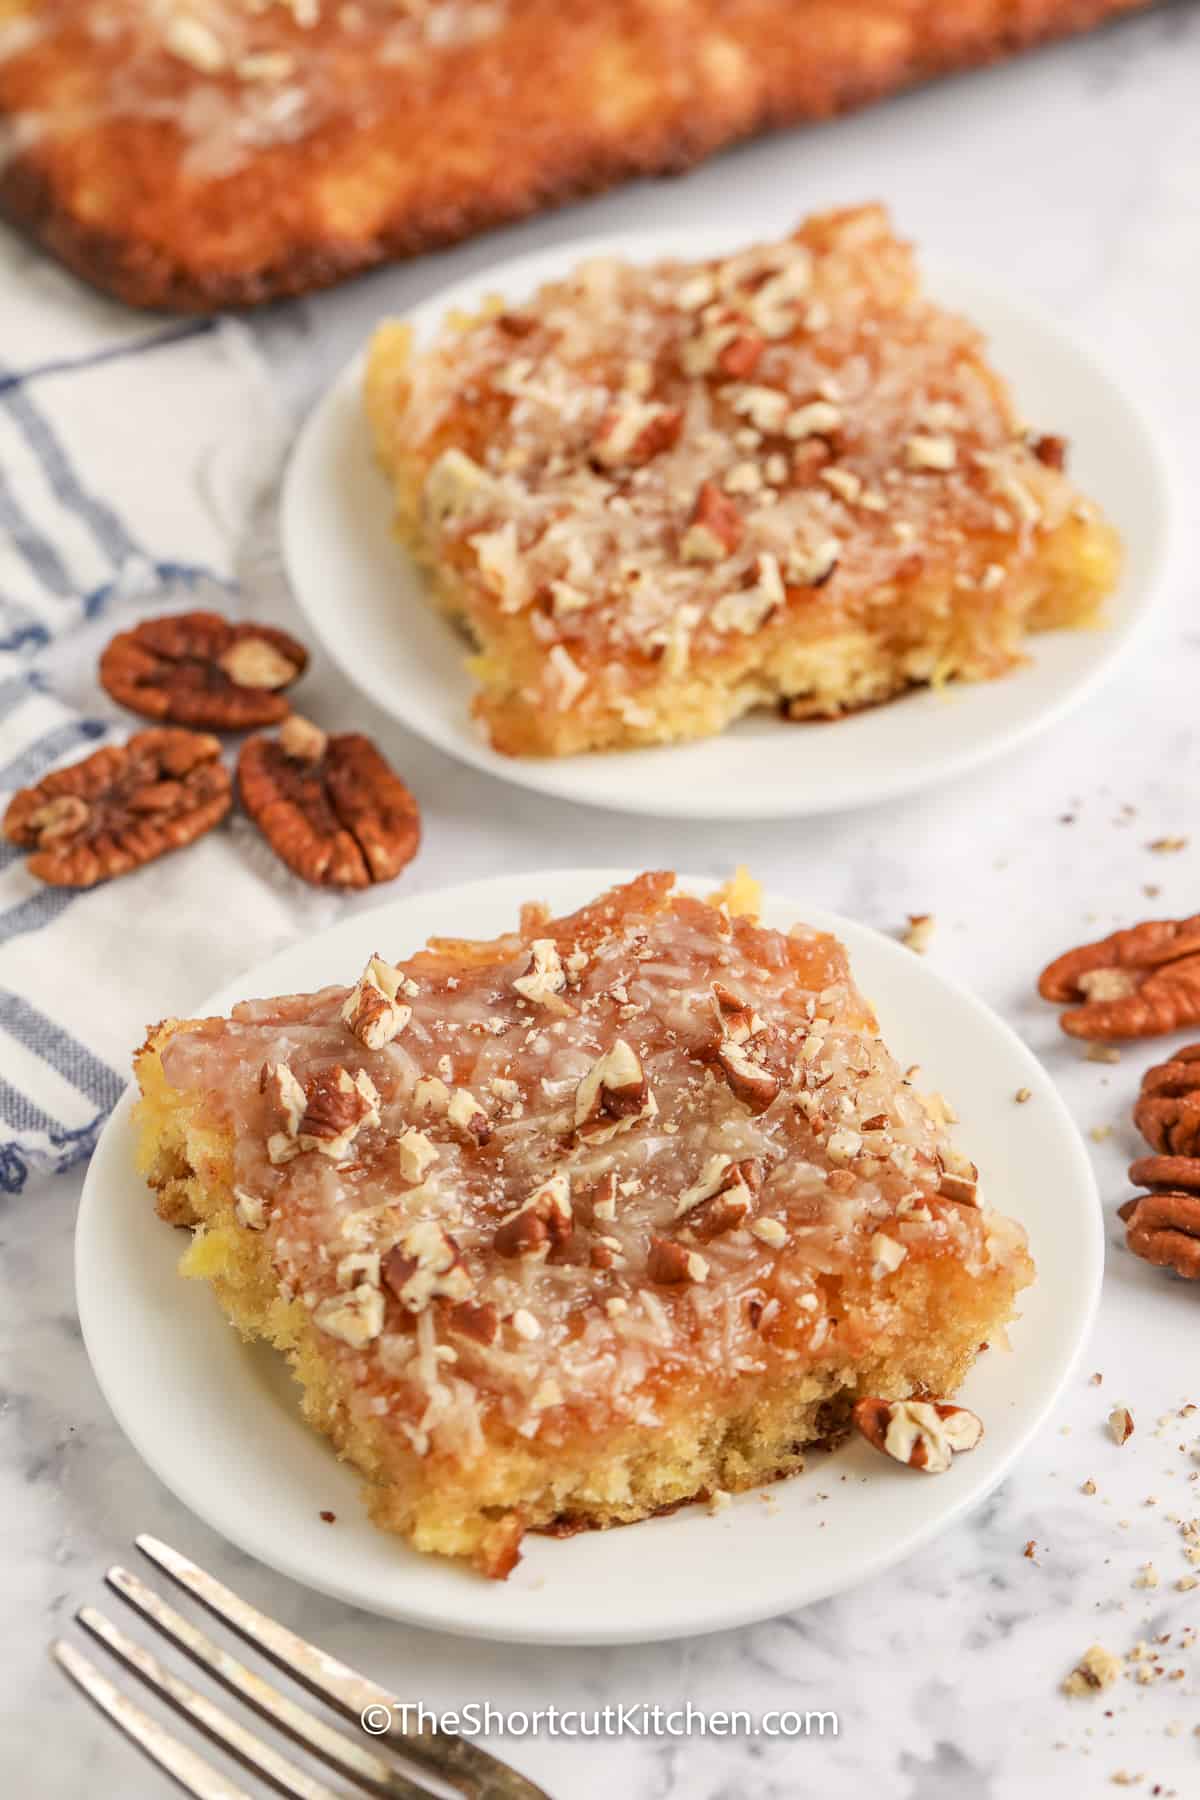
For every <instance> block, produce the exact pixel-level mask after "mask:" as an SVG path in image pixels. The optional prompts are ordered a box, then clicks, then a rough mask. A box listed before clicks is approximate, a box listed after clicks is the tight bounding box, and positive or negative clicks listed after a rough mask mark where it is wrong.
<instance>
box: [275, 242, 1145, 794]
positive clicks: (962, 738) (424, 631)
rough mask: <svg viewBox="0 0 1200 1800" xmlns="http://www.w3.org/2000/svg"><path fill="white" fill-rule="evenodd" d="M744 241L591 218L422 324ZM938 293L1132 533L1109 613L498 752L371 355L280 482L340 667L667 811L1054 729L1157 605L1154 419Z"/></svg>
mask: <svg viewBox="0 0 1200 1800" xmlns="http://www.w3.org/2000/svg"><path fill="white" fill-rule="evenodd" d="M733 247H735V246H734V242H733V241H731V239H730V235H729V233H728V232H725V233H723V234H722V235H721V236H720V237H717V236H715V235H711V234H704V235H703V236H699V235H697V234H696V233H694V232H691V233H681V232H675V233H672V232H662V233H655V234H654V236H653V237H649V236H644V235H643V236H626V237H619V238H603V239H599V238H593V239H589V240H582V241H576V242H573V243H568V244H558V245H555V246H554V247H553V248H552V249H549V250H542V251H538V252H536V253H535V254H533V255H529V256H523V257H519V258H517V259H515V260H514V261H511V262H507V263H502V264H500V265H499V266H498V267H495V268H491V269H487V270H485V271H483V272H482V273H481V274H476V275H472V276H470V277H469V278H468V279H467V280H465V281H460V282H458V283H456V284H455V285H454V286H453V287H449V288H446V289H444V290H443V291H442V292H441V293H439V294H438V295H436V296H435V298H433V299H431V300H427V301H425V302H424V303H423V304H422V305H421V306H419V307H417V308H416V309H415V311H413V312H412V314H411V315H410V321H411V323H412V325H413V327H414V328H415V331H416V333H417V339H418V342H421V341H423V340H427V339H429V338H430V337H431V336H432V335H433V334H434V332H436V330H437V328H438V326H439V324H440V322H441V320H442V317H443V315H444V314H445V313H446V311H447V310H448V309H449V308H451V307H462V308H464V309H466V310H468V311H469V310H472V309H474V308H476V307H478V305H479V304H480V302H481V300H482V299H483V297H484V295H486V294H488V293H496V292H503V293H504V294H506V295H508V296H510V297H512V298H513V299H517V300H519V299H521V298H522V297H524V296H526V295H528V294H529V293H531V292H532V291H533V289H534V288H536V287H537V286H538V285H539V284H540V283H541V282H543V281H547V280H550V279H551V278H553V277H555V276H560V275H562V274H563V273H565V272H566V271H567V270H568V269H569V268H571V267H572V266H573V265H574V264H575V263H576V262H578V261H579V260H580V259H581V258H582V257H584V256H586V255H597V254H613V255H620V256H624V257H628V258H631V259H634V260H640V261H651V260H653V259H655V258H660V257H665V256H680V257H695V256H704V255H715V254H718V253H719V252H721V251H723V250H728V249H731V248H733ZM929 288H930V291H931V293H933V294H934V296H935V297H936V298H937V299H938V300H939V301H941V302H943V303H944V304H946V305H948V306H951V307H955V308H957V309H958V310H960V311H961V312H963V313H965V314H967V315H968V316H969V317H970V318H971V319H973V320H974V321H975V322H976V323H977V324H978V325H979V326H981V327H982V329H983V330H984V332H985V333H986V334H987V336H988V338H989V340H990V347H991V354H992V356H993V358H994V360H995V362H996V364H997V365H998V367H999V368H1000V369H1001V370H1002V371H1003V372H1004V374H1006V375H1007V376H1008V377H1009V378H1010V380H1011V381H1012V383H1013V387H1014V391H1015V393H1016V394H1017V396H1018V398H1019V400H1020V402H1021V403H1022V404H1023V405H1024V406H1025V407H1026V408H1027V409H1028V410H1029V413H1030V416H1031V417H1032V418H1033V419H1035V420H1036V421H1038V422H1039V423H1041V424H1044V426H1045V427H1046V429H1048V430H1054V431H1057V432H1062V433H1065V434H1066V435H1067V436H1068V437H1069V438H1070V440H1071V445H1072V463H1071V468H1072V473H1073V475H1074V476H1075V477H1076V479H1077V480H1078V481H1079V484H1080V486H1081V488H1082V489H1083V491H1084V492H1085V493H1087V494H1089V495H1091V496H1092V497H1093V498H1094V499H1096V500H1097V501H1099V503H1100V504H1101V506H1102V507H1103V508H1104V510H1105V512H1106V513H1107V515H1108V517H1109V518H1110V519H1112V520H1113V522H1114V523H1115V524H1116V525H1117V526H1118V528H1119V529H1120V531H1121V534H1122V536H1123V538H1124V540H1125V549H1126V565H1125V571H1124V575H1123V577H1122V581H1121V586H1120V589H1119V591H1118V592H1117V593H1116V594H1115V595H1114V596H1113V597H1112V599H1111V600H1110V602H1109V604H1108V608H1107V611H1106V615H1105V616H1106V619H1107V628H1106V629H1104V630H1101V631H1059V632H1053V633H1045V634H1042V635H1039V636H1038V637H1037V638H1036V639H1034V640H1033V643H1032V645H1031V651H1032V661H1031V662H1030V663H1029V665H1028V666H1026V667H1023V668H1021V669H1017V670H1014V671H1013V673H1012V674H1010V675H1007V676H1005V677H1004V678H1003V679H1001V680H998V681H992V682H982V683H976V684H973V685H970V686H963V687H957V688H953V689H951V690H950V691H948V692H945V691H943V692H941V693H936V694H935V693H932V692H930V691H929V690H920V691H917V692H914V693H913V694H910V695H908V696H906V697H904V698H903V699H900V700H896V701H893V702H892V703H891V704H889V705H887V706H881V707H874V708H871V709H869V710H867V711H865V712H862V713H858V714H855V715H853V716H852V717H850V718H846V719H842V720H839V721H838V722H837V723H836V724H825V725H820V724H811V725H794V724H788V723H786V722H785V721H783V720H780V719H778V718H777V717H776V716H775V715H774V714H772V713H770V712H767V711H761V712H758V713H754V714H751V715H750V716H749V717H747V718H745V719H743V720H741V721H739V722H738V724H736V725H735V726H733V727H732V728H731V729H730V730H729V731H726V732H724V733H723V734H722V735H721V736H719V737H714V738H706V739H704V740H702V741H701V742H699V743H693V744H678V745H664V746H661V747H657V748H654V749H647V750H625V751H607V752H603V753H595V754H592V755H584V756H569V757H556V758H538V757H511V756H502V755H500V754H499V752H497V751H495V750H493V749H491V747H490V746H489V745H488V744H487V743H486V742H485V741H484V740H483V737H482V735H481V731H480V728H479V726H478V725H477V724H476V723H475V721H474V720H473V719H472V718H471V713H470V705H471V698H472V694H473V692H474V687H475V684H474V682H473V680H472V678H471V677H470V676H469V675H468V673H467V670H466V667H465V664H464V658H465V656H466V648H465V645H464V642H463V639H462V637H461V636H460V634H459V633H458V631H457V630H456V629H455V627H454V626H453V625H451V624H450V623H449V621H448V620H447V619H446V618H445V617H444V616H443V615H441V614H439V613H437V612H435V610H434V609H433V607H432V606H430V604H429V603H428V601H427V600H426V598H425V595H424V578H423V576H422V575H421V573H420V571H419V570H418V568H417V567H416V565H415V564H414V563H413V562H412V560H411V559H410V558H409V556H408V555H407V553H406V552H405V551H404V550H403V549H402V548H401V547H400V545H399V544H398V543H397V541H396V539H395V537H394V536H393V533H392V527H391V518H392V511H393V507H392V499H391V494H390V490H389V486H388V483H387V481H386V479H385V477H384V475H383V474H382V472H381V470H380V469H379V467H378V466H377V464H376V462H375V460H374V456H373V454H372V450H371V444H370V440H369V434H368V430H367V425H366V419H365V415H364V411H363V406H362V399H361V388H362V373H363V361H364V359H363V357H361V356H360V357H358V358H356V359H355V360H354V361H353V362H352V363H351V364H350V365H349V367H348V368H346V369H345V370H344V371H343V373H342V374H341V375H340V376H339V378H338V379H337V380H336V381H335V382H334V384H333V386H332V387H331V388H330V390H329V392H328V393H327V394H326V395H325V397H324V399H323V400H322V401H321V402H320V404H319V405H318V406H317V408H316V410H315V411H314V412H313V414H312V415H311V417H310V418H309V420H308V422H307V423H306V425H305V427H304V429H303V431H302V432H301V434H300V437H299V440H298V442H297V444H296V448H295V451H294V452H293V455H292V459H291V463H290V465H289V468H288V472H287V477H286V480H285V483H284V489H283V502H282V514H281V532H282V543H283V554H284V560H285V562H286V565H287V570H288V575H289V578H290V580H291V582H292V585H293V588H294V590H295V593H296V597H297V599H298V601H299V603H300V605H301V607H302V608H303V610H304V612H305V613H306V614H307V616H308V620H309V623H310V624H311V626H312V628H313V630H314V631H315V633H316V634H317V636H318V637H319V638H320V640H321V642H322V643H323V645H324V646H325V649H326V650H327V651H328V652H329V655H330V656H331V657H332V658H333V661H334V662H335V663H336V664H337V665H338V667H339V668H340V669H341V670H342V672H343V673H344V674H345V675H346V676H347V677H348V678H349V680H350V681H352V682H353V683H354V684H355V686H357V687H358V688H360V689H361V690H362V692H363V693H364V694H366V695H368V696H369V698H370V699H372V700H374V701H375V703H376V704H377V705H378V706H380V707H381V708H382V709H383V710H384V711H385V712H388V713H390V714H391V715H392V716H393V717H394V718H397V719H399V720H400V721H401V722H402V723H403V724H405V725H407V726H409V727H410V728H411V729H412V730H413V731H416V732H419V733H420V735H421V736H422V737H425V738H427V739H428V740H429V741H430V742H431V743H433V744H436V745H438V746H439V748H441V749H442V750H445V751H448V752H449V753H450V755H452V756H457V757H459V758H460V759H461V760H462V761H464V762H468V763H472V764H474V765H475V766H476V767H477V768H480V769H485V770H487V771H488V773H489V774H492V775H496V776H499V777H500V779H501V780H504V781H512V782H516V783H517V784H518V785H519V786H521V787H527V788H534V789H537V790H538V791H539V792H541V793H547V794H555V795H558V796H559V797H561V798H563V799H567V800H576V801H580V802H582V803H583V804H585V805H589V806H607V807H612V808H615V809H616V810H618V811H621V812H632V813H650V814H653V815H655V816H657V817H675V818H711V819H716V818H731V819H747V818H763V819H766V818H798V817H801V816H803V815H806V814H813V813H824V812H840V811H842V810H845V809H847V808H850V807H855V806H862V805H867V804H871V803H873V802H876V801H882V800H887V799H890V798H892V797H894V796H895V795H898V794H903V793H910V792H912V791H913V790H915V789H918V788H922V787H925V786H927V785H929V784H931V783H934V782H937V781H940V780H943V779H945V778H947V777H949V776H953V775H958V774H961V773H963V772H964V771H965V770H967V769H969V768H972V767H974V766H975V765H976V764H978V763H981V762H983V761H985V760H986V759H987V758H989V757H992V756H996V755H998V754H999V753H1000V752H1001V751H1003V750H1006V749H1009V748H1011V747H1012V746H1014V745H1016V744H1018V743H1020V742H1022V740H1024V739H1026V738H1028V737H1030V736H1031V735H1032V734H1033V733H1035V732H1038V731H1041V730H1043V729H1044V728H1045V727H1046V726H1048V725H1051V724H1052V723H1053V722H1054V721H1055V720H1056V719H1059V718H1061V717H1062V716H1063V714H1065V713H1066V712H1068V711H1069V710H1070V709H1071V708H1072V707H1073V706H1076V705H1078V703H1079V702H1080V701H1082V700H1083V699H1084V698H1085V697H1086V696H1087V695H1088V694H1089V693H1090V692H1091V691H1092V690H1093V689H1094V688H1095V686H1096V685H1097V683H1098V682H1099V681H1100V680H1101V678H1102V677H1103V676H1104V675H1105V674H1107V673H1108V671H1109V670H1110V669H1111V668H1112V666H1113V664H1114V663H1115V662H1116V661H1117V659H1118V658H1119V657H1120V656H1121V654H1122V653H1123V651H1124V650H1125V648H1126V647H1127V645H1128V643H1129V640H1130V637H1131V635H1132V633H1133V631H1134V629H1135V628H1136V626H1137V625H1138V624H1139V622H1140V621H1141V619H1142V618H1143V616H1144V615H1145V613H1146V612H1147V610H1148V608H1149V606H1150V603H1151V599H1152V597H1153V592H1154V589H1155V587H1156V584H1157V580H1158V573H1159V570H1160V568H1161V566H1162V564H1163V560H1164V555H1165V544H1166V537H1167V517H1168V502H1167V494H1168V486H1167V478H1166V475H1165V472H1164V467H1163V463H1162V460H1161V457H1160V455H1159V452H1158V449H1157V446H1156V444H1155V441H1154V438H1153V436H1152V434H1151V433H1150V431H1149V429H1148V428H1147V426H1146V424H1145V423H1144V421H1143V419H1142V417H1141V415H1140V413H1139V412H1138V411H1137V409H1136V408H1135V406H1134V405H1133V403H1132V401H1131V400H1130V399H1129V397H1128V396H1127V395H1126V394H1125V393H1124V392H1123V391H1122V389H1121V388H1120V387H1118V386H1117V384H1116V382H1115V381H1114V380H1113V378H1112V377H1111V376H1110V375H1109V374H1108V373H1107V371H1106V370H1105V369H1103V368H1101V367H1100V366H1099V365H1098V364H1097V363H1095V362H1094V361H1093V360H1092V359H1091V357H1089V356H1088V355H1087V354H1085V352H1084V351H1082V350H1081V349H1079V348H1078V346H1077V345H1076V344H1075V343H1073V342H1072V340H1071V338H1070V337H1069V336H1068V335H1067V334H1066V332H1065V331H1064V330H1063V329H1062V328H1061V327H1060V326H1059V325H1058V324H1056V323H1055V321H1054V320H1053V319H1051V318H1050V317H1049V316H1048V315H1046V314H1043V313H1039V312H1036V311H1033V310H1030V309H1028V308H1027V307H1025V306H1024V305H1022V304H1018V303H1017V302H1016V301H1014V300H1012V299H1011V298H1009V297H1008V296H1007V295H1005V294H1004V293H997V292H996V291H995V290H994V289H992V288H990V287H988V286H986V285H984V284H982V283H980V282H979V281H977V280H976V279H973V278H971V277H969V276H967V275H966V274H964V273H962V272H960V271H955V270H953V269H951V268H946V267H942V266H941V265H939V264H937V263H936V262H934V263H932V265H931V267H930V271H929Z"/></svg>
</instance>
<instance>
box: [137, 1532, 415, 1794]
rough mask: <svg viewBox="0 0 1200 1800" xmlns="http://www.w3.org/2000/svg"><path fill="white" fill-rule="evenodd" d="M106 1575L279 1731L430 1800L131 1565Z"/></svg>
mask: <svg viewBox="0 0 1200 1800" xmlns="http://www.w3.org/2000/svg"><path fill="white" fill-rule="evenodd" d="M105 1580H106V1581H107V1582H108V1584H109V1586H110V1587H111V1588H112V1589H113V1591H114V1592H115V1593H117V1594H119V1595H120V1597H121V1599H122V1600H124V1601H126V1602H127V1603H128V1604H129V1605H130V1606H132V1607H134V1608H135V1609H136V1610H137V1611H138V1612H139V1613H140V1614H141V1615H142V1617H143V1618H144V1619H146V1620H148V1622H149V1623H150V1624H151V1625H154V1626H155V1627H156V1628H157V1629H158V1630H159V1631H161V1632H162V1633H163V1634H164V1636H165V1637H168V1638H170V1640H171V1642H172V1643H173V1644H175V1645H177V1646H178V1648H179V1649H180V1650H183V1651H185V1652H186V1654H187V1655H188V1656H190V1657H191V1658H192V1659H193V1661H195V1662H198V1663H201V1664H202V1665H203V1666H204V1668H206V1669H207V1670H208V1671H209V1672H210V1674H212V1675H215V1676H216V1678H217V1680H218V1681H222V1682H224V1684H225V1686H226V1687H227V1688H229V1689H231V1690H232V1692H234V1693H235V1694H238V1695H240V1697H241V1698H242V1699H243V1700H245V1701H246V1702H247V1704H248V1705H250V1706H253V1707H254V1708H255V1710H256V1711H257V1712H260V1713H261V1714H262V1715H263V1717H264V1718H267V1719H269V1720H270V1721H271V1723H272V1724H273V1725H278V1726H279V1727H280V1729H281V1730H283V1731H287V1732H290V1733H291V1735H292V1736H293V1737H295V1738H298V1739H299V1740H300V1741H301V1742H302V1743H303V1744H304V1745H305V1746H306V1747H307V1748H308V1749H309V1750H311V1751H313V1752H314V1753H315V1754H316V1755H317V1756H321V1757H324V1758H325V1760H326V1761H327V1762H330V1763H332V1764H333V1765H334V1766H335V1767H336V1768H338V1769H341V1770H342V1772H343V1773H344V1774H347V1775H349V1776H351V1777H352V1778H353V1779H355V1780H359V1781H366V1782H370V1783H373V1784H374V1786H375V1787H376V1788H377V1789H379V1790H380V1792H381V1793H383V1794H385V1795H386V1796H387V1797H388V1800H427V1790H426V1789H425V1788H420V1787H417V1786H416V1785H415V1784H414V1783H413V1782H411V1781H409V1780H408V1778H407V1776H405V1775H401V1774H400V1773H399V1771H398V1770H396V1769H394V1768H393V1767H392V1766H391V1764H390V1763H386V1762H384V1761H383V1759H382V1758H381V1757H378V1756H375V1755H374V1754H373V1753H372V1751H370V1750H369V1749H368V1748H367V1747H366V1745H365V1744H357V1743H355V1742H354V1740H353V1738H350V1737H347V1736H346V1735H345V1733H344V1732H341V1731H337V1730H335V1729H334V1727H333V1726H332V1725H327V1724H326V1723H325V1721H324V1719H318V1718H314V1717H313V1715H312V1714H311V1713H309V1712H306V1711H305V1709H304V1708H303V1707H302V1706H298V1705H297V1703H296V1702H295V1701H294V1700H290V1699H289V1698H288V1697H287V1695H286V1694H281V1693H280V1692H279V1690H278V1688H274V1687H272V1686H271V1684H270V1682H269V1681H264V1680H263V1678H262V1676H261V1675H258V1674H256V1673H255V1671H254V1670H252V1669H248V1668H247V1667H246V1665H245V1663H242V1662H239V1661H238V1659H237V1657H236V1656H231V1655H230V1653H229V1652H228V1651H227V1650H223V1649H221V1648H220V1647H219V1646H218V1645H217V1644H214V1643H213V1641H212V1639H211V1638H208V1637H206V1636H205V1635H204V1633H203V1632H202V1631H199V1630H197V1628H196V1626H195V1625H193V1624H192V1622H191V1620H190V1619H185V1618H183V1617H182V1616H181V1615H180V1614H179V1613H177V1612H176V1611H175V1609H174V1607H171V1606H168V1605H167V1603H166V1601H165V1600H164V1599H162V1597H161V1596H160V1595H159V1594H156V1593H155V1591H154V1589H153V1588H151V1587H147V1585H146V1583H145V1582H144V1581H139V1579H138V1577H137V1576H136V1575H133V1574H131V1573H130V1571H129V1570H128V1569H123V1568H121V1567H120V1566H119V1565H115V1566H114V1567H113V1568H111V1569H109V1571H108V1573H107V1574H106V1575H105Z"/></svg>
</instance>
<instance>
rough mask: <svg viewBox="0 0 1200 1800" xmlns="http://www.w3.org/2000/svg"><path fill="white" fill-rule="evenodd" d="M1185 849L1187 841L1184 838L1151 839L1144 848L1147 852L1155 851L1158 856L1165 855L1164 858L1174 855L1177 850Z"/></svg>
mask: <svg viewBox="0 0 1200 1800" xmlns="http://www.w3.org/2000/svg"><path fill="white" fill-rule="evenodd" d="M1187 847H1188V840H1187V838H1185V837H1158V838H1151V840H1150V842H1149V843H1148V844H1147V846H1146V848H1147V849H1148V850H1155V851H1157V852H1158V853H1159V854H1160V855H1166V856H1170V855H1172V854H1174V852H1175V851H1177V850H1186V849H1187Z"/></svg>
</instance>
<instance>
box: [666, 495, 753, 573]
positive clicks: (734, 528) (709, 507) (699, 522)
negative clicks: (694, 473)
mask: <svg viewBox="0 0 1200 1800" xmlns="http://www.w3.org/2000/svg"><path fill="white" fill-rule="evenodd" d="M741 541H742V514H741V510H740V508H739V507H738V504H737V501H736V500H733V499H731V497H730V496H729V495H728V494H726V493H724V492H723V491H722V489H721V488H719V487H718V486H717V484H716V482H715V481H706V482H704V484H703V485H702V487H701V489H700V492H699V493H698V494H697V495H696V503H695V505H694V506H693V508H692V515H691V518H690V519H689V521H688V527H687V530H686V531H685V532H684V534H683V537H682V538H681V539H680V543H679V551H680V555H681V556H682V557H683V559H684V561H685V562H723V561H724V559H725V558H726V557H727V556H732V555H733V553H734V551H735V550H736V549H737V547H738V545H739V544H740V543H741Z"/></svg>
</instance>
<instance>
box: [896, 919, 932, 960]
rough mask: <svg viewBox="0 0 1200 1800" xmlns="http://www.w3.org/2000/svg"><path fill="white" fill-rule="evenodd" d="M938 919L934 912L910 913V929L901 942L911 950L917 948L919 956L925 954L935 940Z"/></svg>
mask: <svg viewBox="0 0 1200 1800" xmlns="http://www.w3.org/2000/svg"><path fill="white" fill-rule="evenodd" d="M936 929H937V920H936V919H935V918H934V916H933V914H932V913H909V915H908V929H907V930H906V931H905V933H904V936H903V938H902V939H901V942H902V943H903V944H904V945H905V947H906V948H907V949H909V950H915V951H916V953H917V955H918V956H924V954H925V952H926V951H927V950H928V948H929V946H930V944H931V943H932V941H933V934H934V931H935V930H936Z"/></svg>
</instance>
